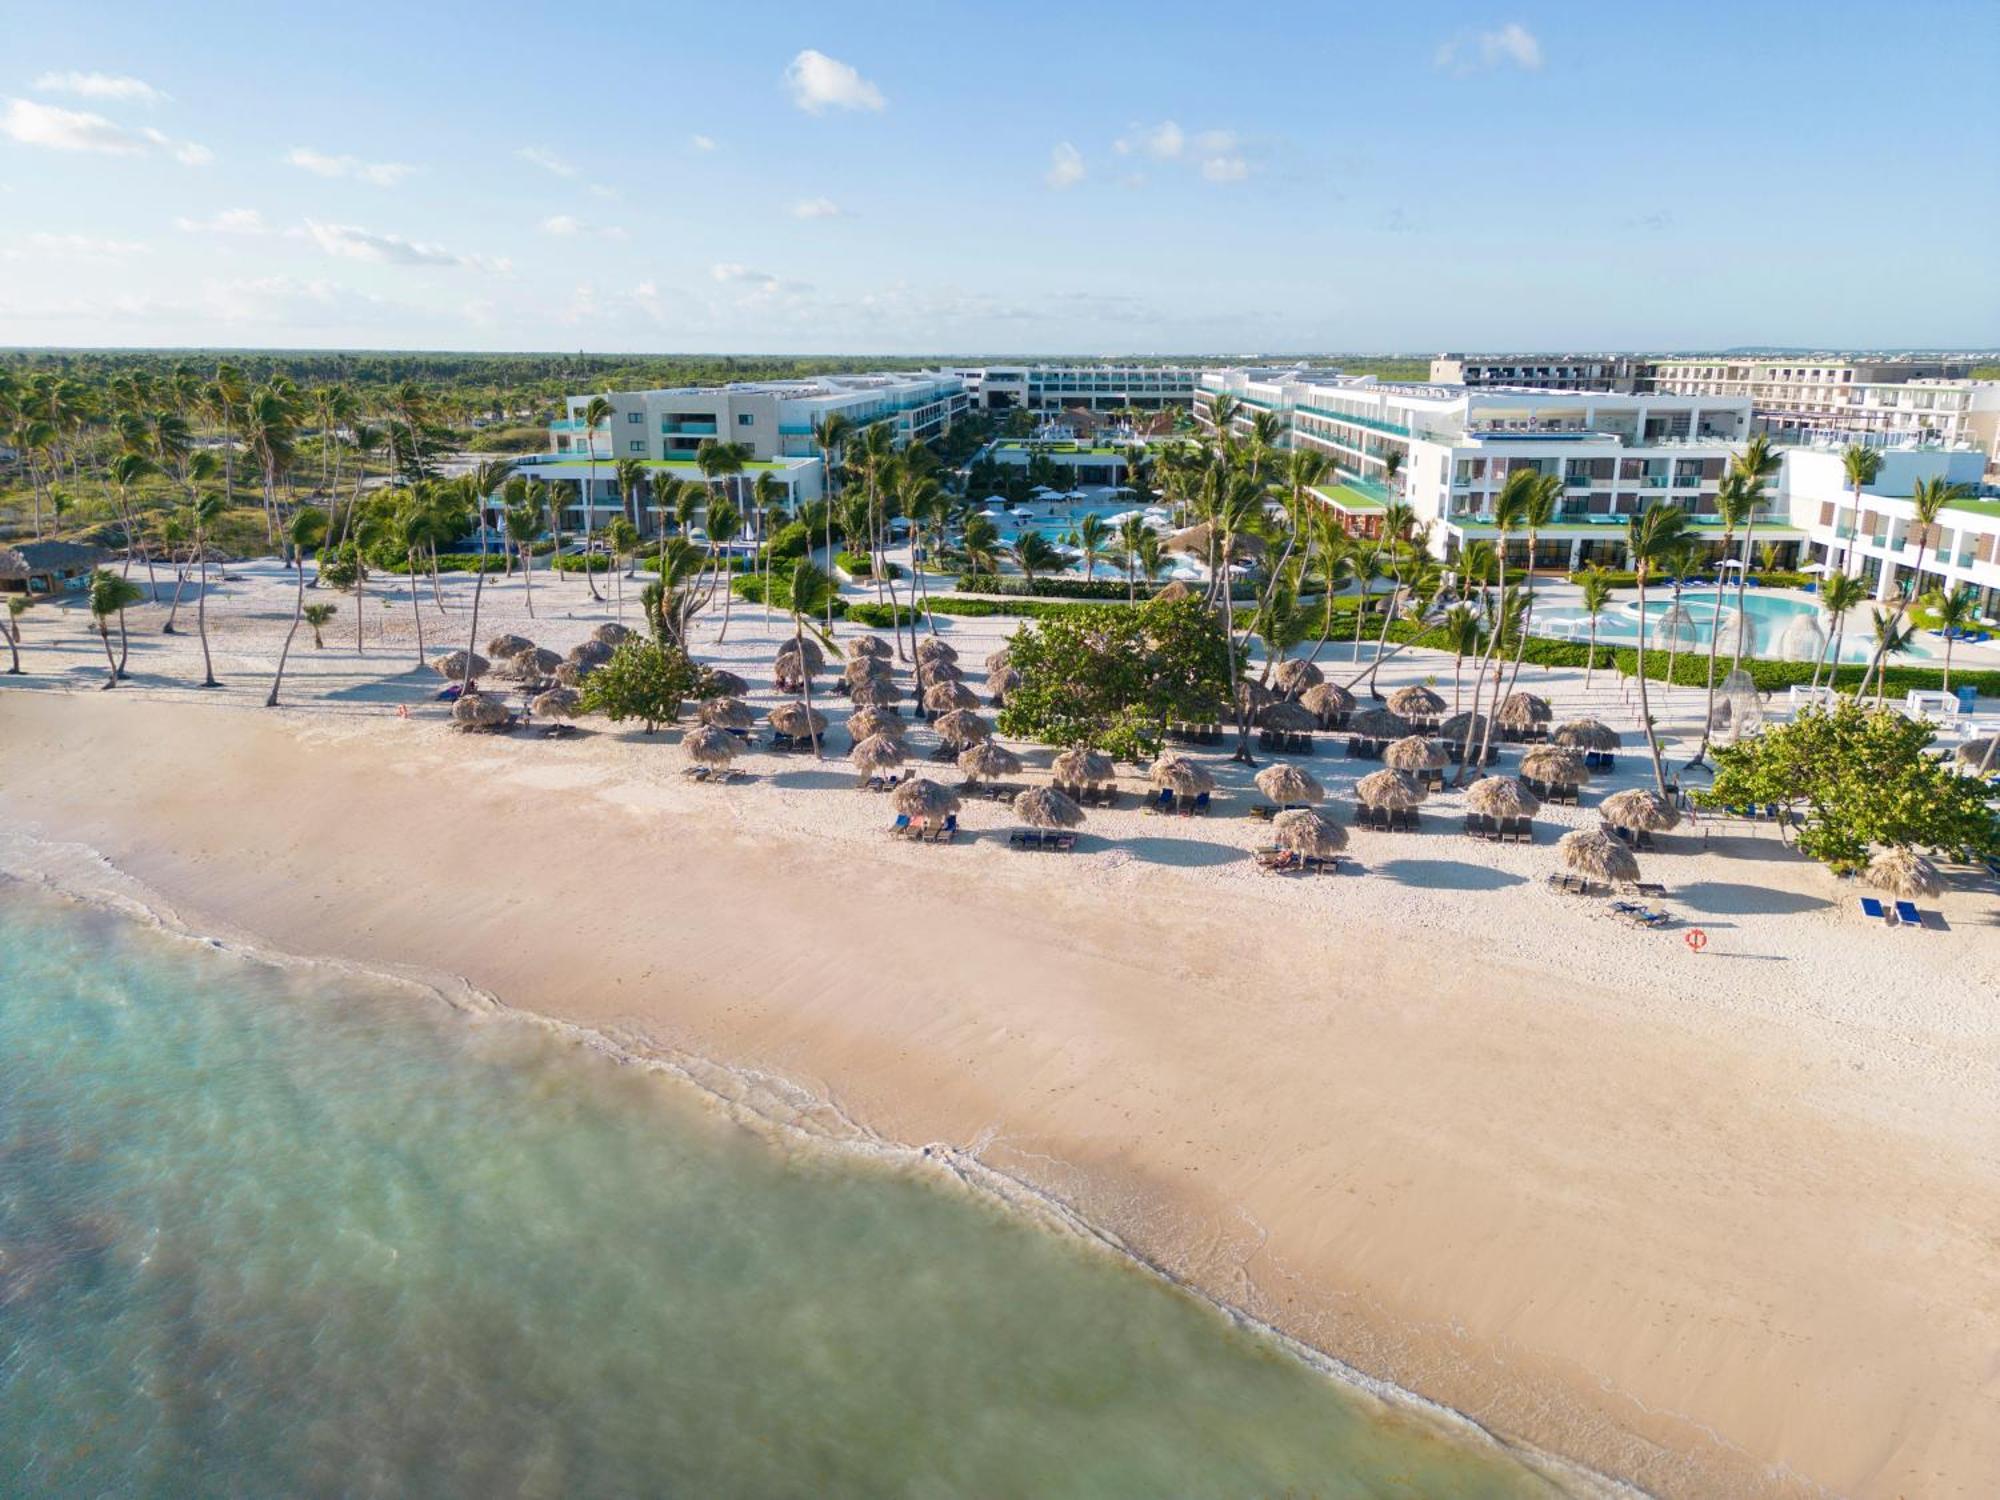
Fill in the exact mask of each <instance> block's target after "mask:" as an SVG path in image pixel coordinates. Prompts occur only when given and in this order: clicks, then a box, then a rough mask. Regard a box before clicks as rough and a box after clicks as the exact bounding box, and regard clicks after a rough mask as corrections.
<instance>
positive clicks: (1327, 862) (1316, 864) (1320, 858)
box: [1305, 854, 1342, 875]
mask: <svg viewBox="0 0 2000 1500" xmlns="http://www.w3.org/2000/svg"><path fill="white" fill-rule="evenodd" d="M1341 858H1342V856H1341V855H1338V854H1308V855H1307V856H1306V857H1305V866H1306V874H1308V875H1338V874H1339V873H1340V861H1341Z"/></svg>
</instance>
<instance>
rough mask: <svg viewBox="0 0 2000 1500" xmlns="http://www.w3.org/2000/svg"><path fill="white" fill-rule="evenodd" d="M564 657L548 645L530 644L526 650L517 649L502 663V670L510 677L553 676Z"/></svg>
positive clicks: (532, 677) (529, 678)
mask: <svg viewBox="0 0 2000 1500" xmlns="http://www.w3.org/2000/svg"><path fill="white" fill-rule="evenodd" d="M562 664H563V659H562V658H561V657H560V656H557V655H556V654H555V652H553V651H551V650H549V648H548V647H546V646H530V647H529V648H528V649H527V650H525V651H516V652H515V653H514V654H513V655H512V656H510V657H508V658H507V659H506V660H505V661H503V662H502V663H501V664H500V670H501V671H502V672H504V673H505V674H506V675H507V676H509V677H519V678H522V679H523V680H533V679H536V678H542V677H553V676H554V675H555V673H556V669H557V668H558V667H560V666H561V665H562Z"/></svg>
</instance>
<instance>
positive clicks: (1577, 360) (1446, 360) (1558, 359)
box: [1430, 354, 1640, 391]
mask: <svg viewBox="0 0 2000 1500" xmlns="http://www.w3.org/2000/svg"><path fill="white" fill-rule="evenodd" d="M1639 364H1640V361H1638V360H1636V359H1634V358H1632V357H1631V356H1630V355H1626V354H1476V355H1469V354H1440V355H1438V356H1437V358H1435V359H1433V360H1432V361H1431V379H1430V383H1431V384H1432V385H1475V386H1494V385H1500V386H1526V387H1528V388H1530V389H1532V390H1538V391H1632V390H1636V389H1638V366H1639Z"/></svg>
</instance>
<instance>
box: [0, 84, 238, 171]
mask: <svg viewBox="0 0 2000 1500" xmlns="http://www.w3.org/2000/svg"><path fill="white" fill-rule="evenodd" d="M0 135H5V136H9V137H11V138H12V139H14V140H17V141H19V142H21V144H22V145H24V146H46V147H48V148H49V149H50V150H51V151H101V152H103V153H105V154H106V155H109V156H149V155H151V154H152V153H153V152H155V151H164V152H166V153H167V154H168V155H170V156H172V157H173V158H174V160H175V161H177V162H179V163H181V165H182V166H187V167H199V166H205V165H206V164H207V163H209V162H211V161H213V160H214V159H215V154H214V153H213V152H212V151H210V150H209V149H208V148H207V147H206V146H198V145H196V144H195V143H194V142H193V141H177V140H174V139H173V138H172V137H171V136H168V135H166V134H165V133H163V132H161V131H158V130H154V129H153V128H152V127H151V126H145V127H142V128H141V129H138V130H127V129H126V128H125V127H124V126H123V125H114V124H113V123H112V122H111V121H109V120H107V119H105V118H104V116H102V115H94V114H90V113H88V112H87V111H84V110H75V109H61V108H58V107H57V106H56V105H53V104H37V103H35V102H34V101H33V100H31V99H9V100H8V101H7V112H6V113H5V114H4V115H0Z"/></svg>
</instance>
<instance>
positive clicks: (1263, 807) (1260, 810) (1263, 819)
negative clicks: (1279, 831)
mask: <svg viewBox="0 0 2000 1500" xmlns="http://www.w3.org/2000/svg"><path fill="white" fill-rule="evenodd" d="M1277 815H1278V809H1277V808H1276V807H1275V806H1274V805H1273V804H1271V803H1269V802H1253V803H1251V804H1250V816H1251V817H1253V818H1255V819H1257V821H1258V822H1260V823H1268V822H1270V821H1271V819H1273V818H1275V817H1276V816H1277Z"/></svg>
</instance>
